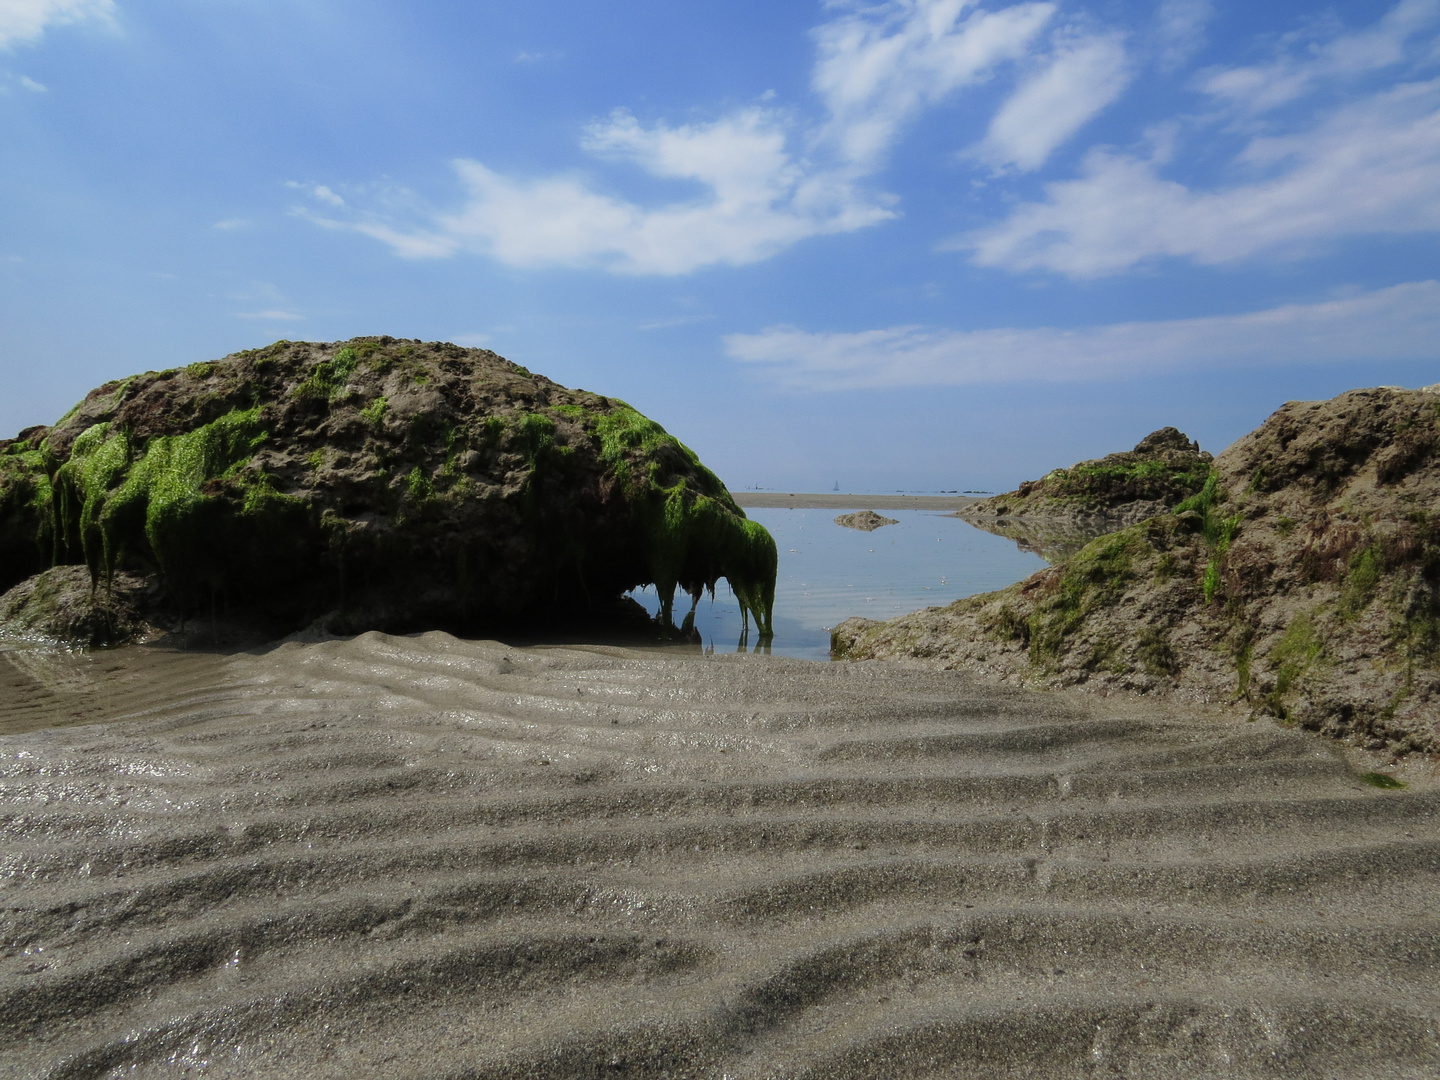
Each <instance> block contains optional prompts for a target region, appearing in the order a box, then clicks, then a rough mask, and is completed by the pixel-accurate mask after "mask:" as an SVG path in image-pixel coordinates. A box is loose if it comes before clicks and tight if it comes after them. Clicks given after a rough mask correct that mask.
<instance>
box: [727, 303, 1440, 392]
mask: <svg viewBox="0 0 1440 1080" xmlns="http://www.w3.org/2000/svg"><path fill="white" fill-rule="evenodd" d="M725 345H726V350H727V352H728V353H729V355H730V356H731V357H732V358H733V359H735V360H738V361H741V362H743V363H749V364H754V365H757V367H759V369H760V370H761V371H762V372H763V374H764V375H765V376H766V377H768V378H770V379H772V380H773V381H775V382H777V383H780V384H781V385H784V386H789V387H792V388H795V389H799V390H811V391H823V390H857V389H870V388H888V387H902V386H945V385H948V386H955V385H966V384H974V383H1010V382H1033V381H1047V382H1068V381H1082V380H1094V379H1111V378H1120V377H1133V376H1137V375H1157V374H1163V373H1166V372H1170V371H1184V370H1194V369H1198V368H1212V367H1214V368H1226V367H1236V366H1241V365H1245V366H1249V365H1254V364H1314V363H1324V362H1338V361H1378V360H1410V359H1430V358H1434V359H1437V360H1440V282H1436V281H1418V282H1410V283H1407V284H1404V285H1396V286H1393V287H1391V288H1388V289H1380V290H1376V291H1374V292H1368V293H1361V294H1359V295H1355V296H1350V297H1346V298H1344V299H1337V300H1329V301H1325V302H1322V303H1313V304H1290V305H1286V306H1284V307H1277V308H1271V309H1269V310H1266V311H1257V312H1253V313H1249V314H1244V315H1223V316H1211V317H1206V318H1199V319H1175V320H1171V321H1166V322H1132V323H1116V324H1112V325H1108V326H1095V327H1085V328H1081V329H1074V330H1062V329H1057V328H1053V327H1045V328H1039V329H1013V328H1011V329H995V330H965V331H957V330H932V329H927V328H924V327H916V326H900V327H893V328H891V329H887V330H868V331H862V332H859V333H848V334H826V333H819V334H812V333H805V332H803V331H801V330H797V329H794V328H791V327H774V328H771V329H768V330H765V331H763V332H762V333H759V334H732V335H730V336H728V337H726V338H725Z"/></svg>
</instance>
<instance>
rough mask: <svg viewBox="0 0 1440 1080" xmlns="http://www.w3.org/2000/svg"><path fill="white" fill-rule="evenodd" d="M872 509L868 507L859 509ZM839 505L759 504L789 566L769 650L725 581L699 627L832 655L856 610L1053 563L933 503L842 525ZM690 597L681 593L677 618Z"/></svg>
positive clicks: (907, 604) (729, 645) (998, 582)
mask: <svg viewBox="0 0 1440 1080" xmlns="http://www.w3.org/2000/svg"><path fill="white" fill-rule="evenodd" d="M859 508H860V509H863V506H862V507H859ZM838 513H841V511H837V510H785V509H752V510H747V511H746V514H747V515H748V516H749V517H751V518H754V519H755V520H756V521H758V522H760V524H762V525H764V526H765V528H767V529H769V530H770V535H771V536H773V537H774V538H775V544H776V546H777V547H778V548H779V549H780V570H779V574H778V576H777V578H776V581H775V638H774V640H773V641H772V642H771V643H770V646H769V648H768V649H766V648H765V647H764V646H762V645H760V644H759V643H758V642H757V641H756V637H755V630H754V628H753V626H752V628H751V630H750V635H749V638H748V640H742V638H741V627H740V606H739V604H737V603H736V601H735V597H734V594H733V593H731V592H730V589H729V588H728V586H727V584H726V583H725V582H724V581H723V580H722V581H721V582H720V585H719V587H718V588H717V589H716V592H715V596H714V598H713V599H712V598H711V597H710V596H708V595H706V596H702V597H701V599H700V604H699V606H698V607H697V608H696V610H695V628H696V629H697V630H698V631H699V632H700V636H701V638H702V639H703V642H704V646H705V648H707V649H712V648H713V649H715V650H716V651H730V650H733V651H742V652H743V651H756V652H760V651H766V652H772V653H774V654H776V655H779V656H796V657H801V658H804V659H807V660H826V659H828V658H829V656H830V628H831V627H832V626H834V625H835V624H836V623H838V622H840V621H842V620H843V619H846V618H848V617H850V616H851V615H861V616H864V617H865V618H867V619H889V618H893V617H895V616H896V615H904V614H907V613H909V612H911V611H918V610H919V609H921V608H924V607H932V606H942V605H945V604H949V603H951V602H952V601H954V600H958V599H960V598H961V597H964V596H973V595H974V594H975V593H982V592H990V591H992V590H994V589H1003V588H1004V587H1005V586H1007V585H1011V584H1013V583H1015V582H1017V581H1020V580H1021V579H1023V578H1026V577H1029V576H1030V575H1031V574H1033V573H1034V572H1035V571H1036V570H1039V569H1040V568H1041V567H1043V566H1045V565H1046V562H1045V560H1044V559H1042V558H1040V556H1038V555H1035V554H1033V553H1031V552H1028V551H1021V550H1020V549H1019V548H1018V547H1017V546H1016V544H1015V542H1014V541H1013V540H1007V539H1005V538H1004V537H1001V536H994V535H992V534H990V533H987V532H983V531H982V530H980V529H977V528H975V527H974V526H972V525H968V524H966V523H965V522H964V521H963V520H961V519H960V518H956V517H951V516H949V515H948V514H945V513H938V512H934V511H927V510H891V511H886V512H885V516H886V517H891V518H895V519H896V520H897V521H898V524H895V525H885V526H883V527H881V528H879V529H876V530H875V531H874V532H868V533H867V532H860V531H857V530H855V529H847V528H844V527H842V526H840V525H836V524H835V517H836V515H837V514H838ZM631 595H632V596H633V597H634V598H635V599H636V600H637V601H639V602H640V603H641V604H643V605H644V606H645V608H646V610H648V611H649V612H650V613H651V614H652V615H653V614H655V613H656V612H657V611H659V609H660V600H659V597H658V596H656V594H655V589H654V588H653V587H652V586H647V587H646V588H644V589H637V590H636V591H635V592H633V593H632V594H631ZM689 603H690V599H689V597H687V596H685V595H684V594H683V593H677V595H676V597H675V622H676V623H677V624H678V623H680V621H681V620H682V619H683V618H684V617H685V613H686V611H687V610H688V606H689Z"/></svg>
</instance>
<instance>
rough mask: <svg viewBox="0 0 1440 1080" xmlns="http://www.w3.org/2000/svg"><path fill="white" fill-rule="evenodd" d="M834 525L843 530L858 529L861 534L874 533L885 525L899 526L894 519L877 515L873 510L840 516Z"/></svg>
mask: <svg viewBox="0 0 1440 1080" xmlns="http://www.w3.org/2000/svg"><path fill="white" fill-rule="evenodd" d="M835 524H836V525H839V526H840V527H841V528H845V529H859V530H860V531H861V532H874V531H875V530H876V529H880V528H883V527H885V526H886V525H898V524H900V523H899V521H897V520H896V519H895V518H890V517H885V516H884V515H883V514H877V513H876V512H875V511H874V510H858V511H856V512H855V513H853V514H841V515H840V516H839V517H837V518H836V519H835Z"/></svg>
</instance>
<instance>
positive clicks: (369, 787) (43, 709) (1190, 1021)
mask: <svg viewBox="0 0 1440 1080" xmlns="http://www.w3.org/2000/svg"><path fill="white" fill-rule="evenodd" d="M57 725H59V726H57ZM0 732H3V734H0V760H3V762H4V766H3V774H0V793H3V796H4V819H3V820H4V856H3V859H4V874H3V876H0V885H3V890H0V905H3V909H4V917H3V920H0V925H3V928H4V929H3V934H4V942H3V976H0V1070H3V1072H4V1075H9V1076H16V1077H54V1078H59V1077H66V1078H81V1077H95V1078H99V1077H111V1076H117V1077H118V1076H126V1077H160V1076H164V1077H170V1076H186V1075H204V1076H215V1077H354V1076H366V1077H416V1078H419V1077H426V1078H430V1077H462V1076H463V1077H485V1078H492V1077H496V1078H498V1077H517V1078H519V1077H554V1078H562V1077H565V1078H568V1077H602V1076H603V1077H619V1076H629V1077H661V1076H665V1077H690V1076H693V1077H713V1078H716V1080H719V1078H721V1077H732V1078H736V1080H739V1078H742V1077H744V1078H749V1077H756V1078H758V1077H817V1078H819V1077H826V1078H836V1077H841V1078H843V1077H877V1078H879V1077H886V1078H891V1077H922V1076H924V1077H934V1076H947V1077H1001V1076H1004V1077H1036V1078H1042V1077H1043V1078H1046V1080H1054V1078H1064V1077H1094V1076H1128V1077H1146V1078H1157V1077H1195V1078H1201V1077H1205V1078H1213V1077H1222V1076H1223V1077H1281V1076H1283V1077H1321V1076H1323V1077H1354V1078H1361V1077H1374V1076H1377V1075H1382V1074H1383V1075H1385V1076H1389V1077H1434V1076H1437V1075H1440V1036H1437V1031H1440V989H1437V987H1440V905H1437V900H1436V898H1437V896H1440V892H1437V884H1440V882H1437V877H1436V874H1437V870H1440V827H1437V818H1436V811H1437V809H1440V785H1437V784H1436V783H1435V781H1434V779H1433V777H1431V776H1429V775H1428V774H1427V769H1428V768H1429V766H1428V765H1425V764H1423V763H1412V765H1411V766H1410V767H1409V771H1408V773H1406V774H1405V775H1406V778H1407V779H1408V780H1409V781H1410V784H1409V786H1408V787H1406V788H1404V789H1397V790H1380V789H1377V788H1376V787H1373V786H1370V785H1368V784H1366V783H1364V782H1362V780H1361V779H1359V777H1358V775H1357V772H1356V763H1355V762H1352V761H1347V759H1346V758H1345V757H1344V756H1343V755H1342V754H1341V753H1340V752H1339V751H1338V750H1337V749H1336V747H1335V746H1334V745H1333V744H1328V743H1325V742H1323V741H1321V740H1319V739H1317V738H1314V737H1311V736H1308V735H1306V734H1303V733H1300V732H1297V731H1294V730H1286V729H1283V728H1280V727H1277V726H1274V725H1271V724H1268V723H1263V722H1259V723H1249V724H1247V723H1244V722H1242V721H1237V720H1233V719H1224V718H1220V717H1209V716H1203V715H1184V714H1181V713H1178V712H1177V711H1176V710H1175V709H1174V708H1173V707H1167V706H1161V705H1156V706H1155V707H1153V708H1151V707H1147V706H1145V705H1144V704H1143V703H1142V704H1141V705H1134V704H1132V705H1129V706H1125V707H1121V706H1120V705H1117V704H1115V703H1113V702H1107V701H1103V700H1089V701H1084V700H1081V699H1079V698H1071V697H1067V696H1064V695H1057V694H1051V695H1040V694H1027V693H1022V692H1019V691H1012V690H1004V689H998V688H996V687H993V686H988V685H985V684H983V683H980V682H977V681H975V680H973V679H970V678H967V677H965V676H963V675H959V674H955V673H936V672H925V671H919V670H911V669H906V668H903V667H899V666H895V665H884V664H874V663H869V664H857V665H846V664H818V663H807V662H803V661H795V660H787V659H783V658H778V657H765V656H753V655H751V656H746V655H723V656H721V655H714V656H704V655H700V654H697V653H681V652H662V651H659V650H649V651H631V650H624V649H618V648H609V647H570V648H558V647H557V648H532V649H518V648H511V647H508V646H505V645H501V644H497V643H494V642H466V641H461V640H457V639H455V638H453V637H450V636H448V635H445V634H440V633H431V634H426V635H424V636H422V637H418V638H393V637H386V636H383V635H380V634H366V635H364V636H362V637H359V638H356V639H352V640H336V641H328V642H321V643H313V644H297V643H291V644H285V645H281V646H278V647H275V648H271V649H269V650H263V651H258V652H255V653H249V654H242V655H235V656H224V655H204V654H188V655H187V654H176V653H164V652H160V651H154V650H145V649H128V650H118V651H114V652H109V653H95V654H91V655H89V656H84V655H69V654H63V653H44V652H38V651H27V652H20V653H16V652H11V653H4V654H0ZM1361 764H1362V767H1369V766H1364V765H1363V763H1361Z"/></svg>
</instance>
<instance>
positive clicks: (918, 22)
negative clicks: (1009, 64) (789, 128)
mask: <svg viewBox="0 0 1440 1080" xmlns="http://www.w3.org/2000/svg"><path fill="white" fill-rule="evenodd" d="M836 6H838V5H836ZM1056 7H1057V5H1056V4H1053V3H1022V4H1015V5H1012V6H1010V7H1007V8H1002V9H1000V10H999V11H985V10H982V9H979V8H976V7H975V5H974V4H973V3H972V2H971V0H896V2H893V3H887V4H879V5H873V6H864V7H859V6H857V7H856V9H855V10H853V11H852V12H850V13H849V14H845V15H842V16H840V17H838V18H836V19H833V20H832V21H830V22H828V23H825V24H824V25H822V26H820V27H818V28H817V29H816V30H815V31H814V37H815V44H816V60H815V69H814V72H813V74H812V76H811V85H812V86H813V87H814V89H815V92H816V93H817V94H819V95H820V98H821V100H823V101H824V102H825V105H826V107H827V109H828V110H829V113H830V116H829V119H828V120H827V121H826V122H825V123H824V124H823V126H822V127H821V128H820V129H819V131H818V132H816V133H815V134H814V136H813V137H812V138H813V141H814V142H815V143H816V144H817V145H819V146H822V147H830V148H833V149H834V150H835V151H838V154H839V156H840V158H841V160H842V161H844V162H845V163H846V164H847V165H848V166H850V167H851V168H852V169H857V170H861V171H867V172H868V171H870V170H873V169H876V168H878V167H879V166H880V165H881V164H882V163H883V161H884V160H885V155H886V154H887V153H888V152H889V150H890V148H891V147H892V145H893V144H894V142H895V140H896V138H897V137H898V136H899V134H900V132H901V131H902V130H903V129H904V127H905V126H906V125H907V124H908V123H909V122H910V121H911V120H913V119H914V118H915V116H916V115H917V114H919V112H920V111H921V110H922V109H924V108H925V107H927V106H930V105H934V104H936V103H938V102H939V101H941V100H943V99H944V98H945V97H947V96H948V95H950V94H952V93H953V92H955V91H956V90H959V89H961V88H962V87H965V86H971V85H975V84H977V83H980V82H983V81H985V80H986V79H987V78H988V77H989V76H990V75H991V73H992V72H993V71H994V69H995V68H996V66H997V65H999V64H1001V63H1003V62H1005V61H1007V60H1018V59H1020V58H1021V57H1023V56H1025V55H1026V53H1027V52H1028V51H1029V49H1030V46H1031V43H1032V42H1033V41H1034V40H1035V38H1036V37H1037V35H1039V34H1040V32H1041V31H1042V30H1043V29H1044V27H1045V25H1046V24H1047V23H1048V22H1049V21H1050V20H1051V19H1052V18H1053V17H1054V15H1055V10H1056ZM971 9H974V10H971Z"/></svg>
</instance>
